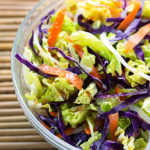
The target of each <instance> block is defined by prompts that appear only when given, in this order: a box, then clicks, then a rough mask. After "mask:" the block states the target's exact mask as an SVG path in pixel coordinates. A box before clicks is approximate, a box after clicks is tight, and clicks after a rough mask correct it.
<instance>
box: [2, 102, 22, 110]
mask: <svg viewBox="0 0 150 150" xmlns="http://www.w3.org/2000/svg"><path fill="white" fill-rule="evenodd" d="M1 108H20V105H19V103H18V102H17V101H12V102H9V101H7V102H0V109H1Z"/></svg>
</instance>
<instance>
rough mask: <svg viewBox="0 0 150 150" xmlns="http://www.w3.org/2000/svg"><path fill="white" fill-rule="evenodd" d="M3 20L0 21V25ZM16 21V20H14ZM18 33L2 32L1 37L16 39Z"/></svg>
mask: <svg viewBox="0 0 150 150" xmlns="http://www.w3.org/2000/svg"><path fill="white" fill-rule="evenodd" d="M1 20H2V19H0V24H1V23H2V22H1ZM14 20H15V19H14ZM15 35H16V32H0V37H15Z"/></svg>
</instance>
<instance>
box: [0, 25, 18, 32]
mask: <svg viewBox="0 0 150 150" xmlns="http://www.w3.org/2000/svg"><path fill="white" fill-rule="evenodd" d="M18 28H19V25H16V24H13V25H0V31H17V30H18Z"/></svg>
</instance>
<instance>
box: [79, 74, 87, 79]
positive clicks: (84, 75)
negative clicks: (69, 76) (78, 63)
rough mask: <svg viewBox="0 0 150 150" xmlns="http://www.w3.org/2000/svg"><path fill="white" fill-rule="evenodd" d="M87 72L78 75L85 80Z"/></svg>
mask: <svg viewBox="0 0 150 150" xmlns="http://www.w3.org/2000/svg"><path fill="white" fill-rule="evenodd" d="M87 76H88V75H87V74H85V73H82V74H80V75H78V77H79V78H80V79H82V80H85V79H86V78H87Z"/></svg>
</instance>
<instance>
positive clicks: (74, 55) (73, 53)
mask: <svg viewBox="0 0 150 150" xmlns="http://www.w3.org/2000/svg"><path fill="white" fill-rule="evenodd" d="M69 50H70V53H71V56H72V58H74V59H75V60H76V61H77V62H79V60H80V59H79V55H78V54H77V53H76V50H75V48H74V47H73V44H71V43H69Z"/></svg>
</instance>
